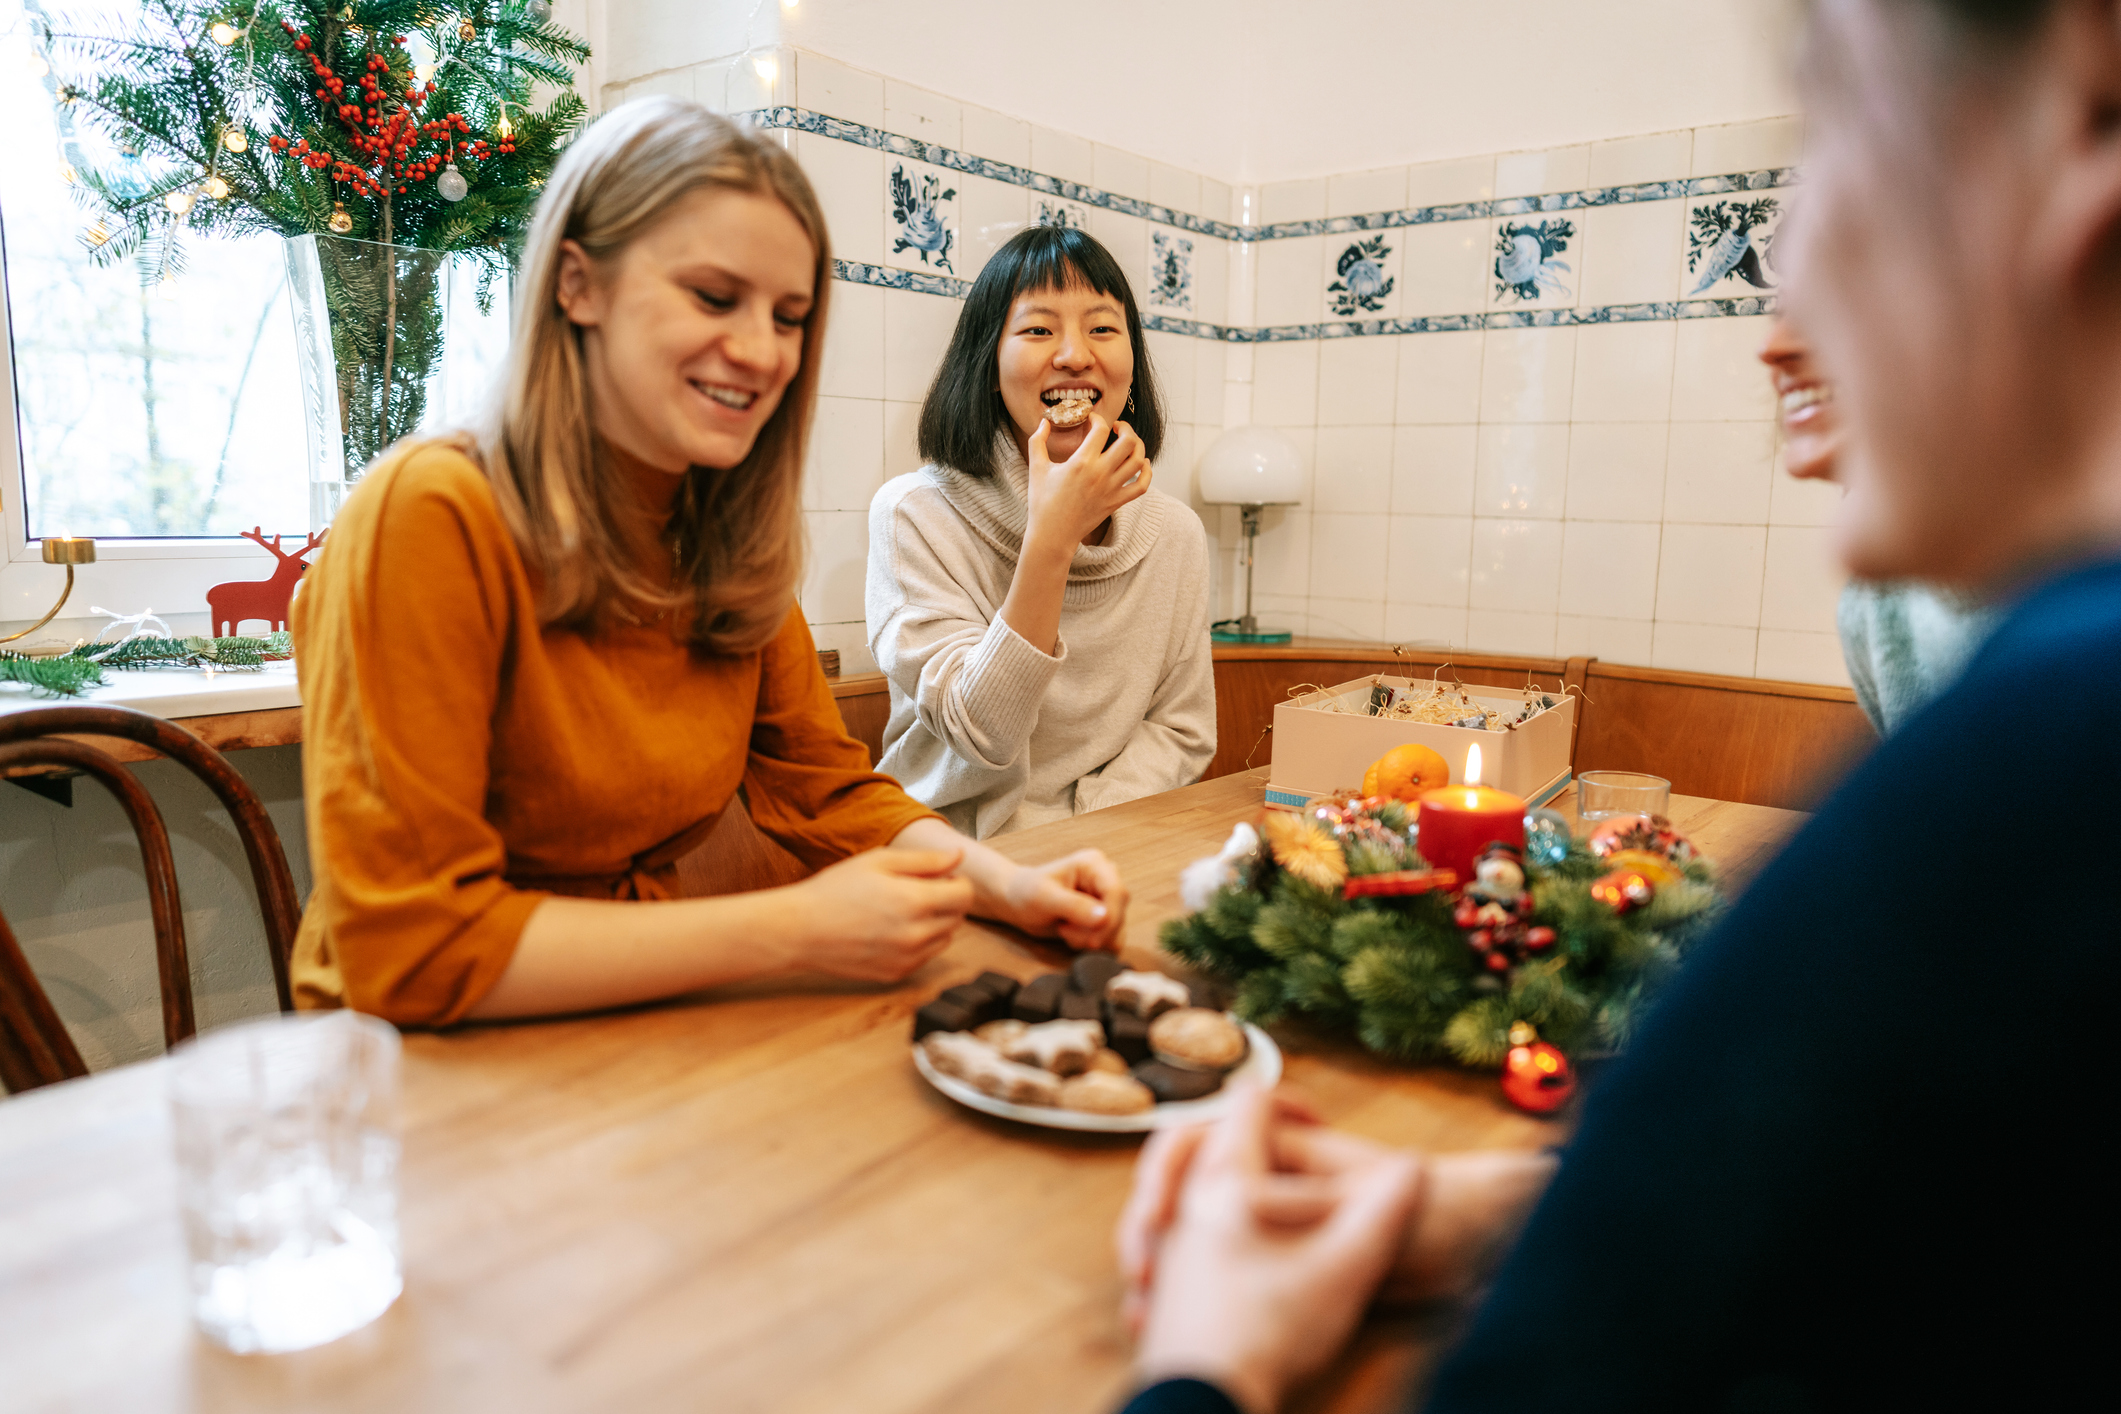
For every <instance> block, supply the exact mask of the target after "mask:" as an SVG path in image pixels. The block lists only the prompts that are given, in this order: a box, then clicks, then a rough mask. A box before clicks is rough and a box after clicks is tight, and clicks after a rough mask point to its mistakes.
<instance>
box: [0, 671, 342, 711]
mask: <svg viewBox="0 0 2121 1414" xmlns="http://www.w3.org/2000/svg"><path fill="white" fill-rule="evenodd" d="M105 676H106V677H108V678H109V679H110V681H109V682H107V683H105V684H104V685H103V686H102V687H92V688H90V689H89V690H88V691H87V692H84V693H82V694H81V695H80V696H79V697H44V696H37V695H33V694H32V693H31V692H30V691H29V689H27V688H23V687H12V686H10V687H0V713H12V712H29V711H34V710H35V709H37V708H39V707H64V706H75V705H94V706H99V707H131V708H133V709H134V710H135V711H139V712H145V713H147V714H148V715H149V716H151V717H162V718H166V719H169V718H174V719H181V718H186V717H212V716H220V715H221V714H223V713H227V712H269V711H272V710H275V709H277V708H283V707H300V706H301V705H302V693H301V690H300V689H299V688H298V687H297V686H296V685H295V665H294V664H293V663H267V664H266V665H265V666H264V667H263V668H261V669H258V670H256V671H251V670H248V669H240V668H238V669H220V670H217V671H212V672H209V671H207V670H206V669H204V668H119V669H114V670H112V671H110V672H108V673H106V674H105Z"/></svg>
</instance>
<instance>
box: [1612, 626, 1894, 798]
mask: <svg viewBox="0 0 2121 1414" xmlns="http://www.w3.org/2000/svg"><path fill="white" fill-rule="evenodd" d="M1585 690H1586V692H1587V695H1588V697H1589V702H1588V704H1587V705H1586V706H1585V707H1584V709H1583V717H1582V722H1581V726H1580V729H1579V735H1578V741H1577V750H1576V769H1577V771H1578V772H1579V773H1580V772H1583V771H1595V770H1600V769H1605V770H1625V771H1648V772H1650V773H1651V774H1652V775H1658V776H1663V777H1664V778H1665V779H1666V780H1669V781H1670V782H1671V783H1672V790H1673V792H1674V793H1675V794H1683V795H1704V796H1712V797H1715V798H1716V799H1719V800H1734V801H1742V802H1744V803H1746V804H1749V805H1772V806H1778V807H1780V808H1782V809H1786V810H1805V809H1810V808H1811V807H1813V806H1814V805H1816V804H1817V803H1818V802H1819V800H1820V799H1821V798H1822V797H1823V796H1824V795H1825V794H1826V793H1827V792H1828V791H1829V790H1830V789H1832V787H1833V785H1834V783H1835V782H1837V781H1838V780H1840V778H1841V777H1842V776H1843V775H1844V774H1845V773H1846V772H1847V770H1848V768H1849V767H1850V766H1852V765H1854V764H1855V762H1856V761H1857V760H1858V759H1860V758H1861V757H1862V756H1863V754H1864V753H1865V752H1866V751H1868V750H1869V749H1870V748H1871V746H1873V745H1874V744H1876V742H1877V735H1876V734H1875V733H1874V732H1873V731H1872V730H1871V725H1870V722H1869V720H1868V719H1867V718H1865V717H1864V715H1863V710H1862V708H1860V707H1858V706H1857V705H1856V698H1855V694H1854V693H1853V692H1851V691H1849V689H1847V688H1840V687H1826V686H1821V685H1818V684H1813V683H1791V682H1775V681H1771V680H1769V679H1764V678H1735V677H1720V676H1716V675H1713V674H1708V673H1680V672H1669V671H1664V670H1660V669H1654V668H1631V667H1622V666H1619V665H1608V664H1603V663H1597V662H1593V663H1592V664H1591V665H1590V670H1589V674H1588V677H1587V679H1586V682H1585Z"/></svg>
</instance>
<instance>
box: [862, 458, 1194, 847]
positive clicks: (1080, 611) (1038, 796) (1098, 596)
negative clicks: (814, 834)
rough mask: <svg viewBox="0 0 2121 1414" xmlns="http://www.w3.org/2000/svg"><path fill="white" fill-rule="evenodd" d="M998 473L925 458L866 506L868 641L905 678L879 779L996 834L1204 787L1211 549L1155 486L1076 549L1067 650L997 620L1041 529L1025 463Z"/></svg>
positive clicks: (1065, 604) (893, 676) (1063, 638)
mask: <svg viewBox="0 0 2121 1414" xmlns="http://www.w3.org/2000/svg"><path fill="white" fill-rule="evenodd" d="M997 453H998V455H997V461H998V462H999V463H1000V472H999V474H998V475H996V476H995V477H993V478H980V477H972V476H966V475H964V474H963V473H962V472H957V471H953V470H951V469H949V468H947V467H937V466H925V467H922V468H921V469H920V470H919V471H916V472H912V473H910V474H908V475H905V476H901V477H898V478H896V479H894V480H892V481H890V482H888V483H886V484H885V486H884V488H883V489H882V490H880V491H878V492H877V494H876V499H875V500H874V501H872V502H870V505H869V578H868V596H867V606H868V612H869V647H870V650H871V651H872V652H873V653H875V654H876V661H877V666H878V667H879V668H881V669H883V671H884V673H885V674H886V676H888V677H889V678H890V680H891V720H890V722H889V724H888V725H886V726H885V728H884V756H883V759H882V760H881V761H879V762H878V763H877V769H879V770H881V771H883V772H885V773H886V774H888V775H892V776H895V777H897V778H898V780H899V781H900V783H901V784H903V785H904V786H905V788H906V790H907V792H908V793H909V794H910V795H912V796H913V797H914V799H916V800H919V801H921V802H923V803H924V804H926V805H927V806H929V807H930V808H931V809H934V810H936V811H939V812H940V813H941V814H942V815H943V816H944V817H945V818H946V819H948V820H949V821H950V823H951V824H952V825H954V826H956V827H957V828H958V829H959V830H961V831H962V832H964V833H965V834H968V835H971V836H973V837H974V838H976V839H985V838H987V837H988V836H990V835H997V834H1000V833H1002V832H1003V831H1005V830H1020V829H1023V828H1025V827H1027V826H1030V825H1037V824H1042V823H1044V822H1045V821H1048V820H1059V819H1065V818H1066V817H1068V816H1070V815H1075V814H1080V813H1082V812H1084V811H1088V810H1097V809H1101V808H1103V807H1104V806H1107V805H1118V804H1120V803H1121V802H1123V801H1128V800H1134V799H1137V798H1138V797H1141V796H1145V795H1153V794H1155V793H1156V792H1158V791H1165V790H1171V789H1173V788H1175V787H1178V786H1183V785H1188V784H1191V783H1192V782H1193V781H1194V780H1196V779H1197V778H1198V777H1199V776H1200V773H1201V772H1202V771H1203V770H1205V769H1206V767H1207V765H1208V761H1209V758H1211V757H1212V756H1214V755H1215V678H1214V669H1213V664H1212V662H1211V660H1210V658H1209V651H1208V545H1207V535H1206V533H1205V532H1204V531H1203V530H1202V528H1201V524H1200V519H1199V518H1198V517H1197V516H1195V515H1194V514H1193V512H1192V510H1191V509H1189V508H1188V507H1187V506H1186V505H1185V504H1184V503H1182V502H1180V501H1177V500H1175V499H1173V498H1172V497H1170V496H1167V495H1165V494H1164V493H1163V492H1161V491H1158V490H1156V489H1154V488H1153V487H1152V488H1151V489H1150V491H1149V493H1148V494H1147V495H1145V496H1142V497H1140V498H1138V499H1136V500H1134V501H1130V502H1128V503H1127V504H1126V505H1125V506H1123V507H1121V508H1120V510H1119V513H1118V514H1117V515H1115V516H1114V517H1113V525H1112V530H1111V532H1110V533H1109V534H1108V535H1107V536H1106V543H1105V544H1102V545H1083V546H1078V547H1077V548H1076V551H1075V559H1074V562H1073V563H1072V564H1071V565H1070V566H1069V568H1068V584H1067V588H1066V589H1065V590H1064V591H1063V592H1062V595H1061V624H1060V642H1059V644H1058V645H1057V650H1058V651H1056V652H1055V653H1052V654H1047V653H1045V652H1042V651H1041V650H1040V649H1038V648H1037V647H1035V646H1033V645H1032V644H1031V643H1029V642H1027V641H1026V640H1025V639H1023V638H1022V637H1020V636H1018V634H1017V633H1016V632H1015V631H1014V630H1013V629H1011V628H1010V627H1009V625H1008V624H1007V623H1006V622H1005V621H1004V620H1003V619H1002V617H1001V607H1002V600H1003V599H1005V598H1006V597H1007V596H1008V593H1009V584H1010V581H1011V579H1012V578H1013V577H1014V576H1015V574H1016V561H1017V556H1018V555H1019V554H1020V553H1021V551H1022V547H1023V538H1024V527H1025V525H1026V524H1027V523H1028V522H1029V519H1030V514H1029V507H1028V505H1027V503H1026V499H1025V494H1026V487H1027V485H1028V472H1027V470H1026V468H1025V465H1024V459H1023V455H1022V454H1021V453H1020V452H1018V451H1017V449H1016V446H1015V444H1014V443H1013V442H1011V441H1009V440H1008V439H1007V438H1003V439H1000V440H999V441H998V442H997Z"/></svg>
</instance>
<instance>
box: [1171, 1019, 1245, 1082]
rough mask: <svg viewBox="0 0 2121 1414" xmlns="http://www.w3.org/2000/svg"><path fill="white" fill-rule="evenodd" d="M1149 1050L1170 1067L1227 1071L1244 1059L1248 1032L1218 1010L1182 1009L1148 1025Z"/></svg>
mask: <svg viewBox="0 0 2121 1414" xmlns="http://www.w3.org/2000/svg"><path fill="white" fill-rule="evenodd" d="M1149 1049H1150V1050H1152V1051H1154V1052H1156V1058H1157V1059H1158V1060H1160V1061H1164V1062H1166V1063H1167V1064H1170V1065H1182V1066H1188V1067H1190V1068H1192V1069H1194V1070H1228V1069H1229V1068H1230V1067H1231V1066H1233V1065H1236V1064H1237V1063H1238V1062H1239V1061H1241V1060H1243V1059H1244V1058H1245V1033H1244V1032H1243V1030H1241V1029H1240V1028H1239V1027H1238V1024H1237V1023H1236V1022H1234V1021H1232V1020H1231V1019H1230V1018H1229V1017H1227V1016H1225V1015H1223V1014H1222V1013H1221V1012H1219V1011H1209V1010H1207V1009H1206V1008H1204V1007H1181V1008H1180V1009H1179V1010H1177V1011H1167V1012H1165V1013H1164V1014H1163V1015H1162V1016H1159V1017H1158V1018H1156V1020H1154V1021H1152V1022H1150V1023H1149Z"/></svg>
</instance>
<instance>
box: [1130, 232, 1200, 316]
mask: <svg viewBox="0 0 2121 1414" xmlns="http://www.w3.org/2000/svg"><path fill="white" fill-rule="evenodd" d="M1143 293H1144V296H1145V297H1144V299H1143V300H1142V303H1144V304H1145V305H1147V306H1149V307H1150V308H1151V309H1176V310H1191V309H1192V308H1193V240H1192V237H1190V236H1182V235H1179V234H1178V233H1177V232H1176V231H1165V230H1152V231H1150V232H1149V278H1148V279H1147V280H1146V281H1144V282H1143Z"/></svg>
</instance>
